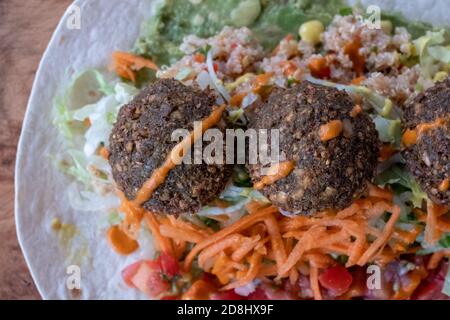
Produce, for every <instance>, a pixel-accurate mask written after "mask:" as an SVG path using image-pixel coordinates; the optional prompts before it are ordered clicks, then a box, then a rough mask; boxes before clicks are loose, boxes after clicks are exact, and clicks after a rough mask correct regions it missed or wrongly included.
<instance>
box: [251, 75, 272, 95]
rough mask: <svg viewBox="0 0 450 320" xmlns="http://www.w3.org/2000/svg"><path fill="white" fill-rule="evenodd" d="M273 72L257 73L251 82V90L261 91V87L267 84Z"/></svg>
mask: <svg viewBox="0 0 450 320" xmlns="http://www.w3.org/2000/svg"><path fill="white" fill-rule="evenodd" d="M272 76H273V73H272V72H266V73H262V74H259V75H257V76H256V77H255V82H254V83H253V92H254V93H258V94H260V93H262V91H263V88H264V87H265V86H267V85H268V84H269V81H270V79H272Z"/></svg>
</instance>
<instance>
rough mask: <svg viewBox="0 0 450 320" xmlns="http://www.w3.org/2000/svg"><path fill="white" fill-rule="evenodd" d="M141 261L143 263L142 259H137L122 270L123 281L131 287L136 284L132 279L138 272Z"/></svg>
mask: <svg viewBox="0 0 450 320" xmlns="http://www.w3.org/2000/svg"><path fill="white" fill-rule="evenodd" d="M141 263H142V261H137V262H135V263H133V264H131V265H129V266H128V267H126V268H125V269H123V270H122V278H123V281H124V282H125V283H126V285H127V286H129V287H130V288H135V286H134V284H133V283H132V282H131V279H132V278H133V277H134V275H135V274H136V273H137V271H138V269H139V267H140V266H141Z"/></svg>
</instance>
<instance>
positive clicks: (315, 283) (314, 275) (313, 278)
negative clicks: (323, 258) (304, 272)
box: [309, 266, 322, 300]
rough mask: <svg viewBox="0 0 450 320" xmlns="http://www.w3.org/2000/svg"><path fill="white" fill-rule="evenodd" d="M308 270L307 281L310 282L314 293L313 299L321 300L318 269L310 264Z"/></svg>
mask: <svg viewBox="0 0 450 320" xmlns="http://www.w3.org/2000/svg"><path fill="white" fill-rule="evenodd" d="M309 272H310V273H309V281H310V284H311V290H312V291H313V294H314V300H322V293H321V292H320V285H319V269H318V268H316V267H314V266H311V267H310V271H309Z"/></svg>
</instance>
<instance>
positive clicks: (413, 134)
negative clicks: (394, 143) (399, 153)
mask: <svg viewBox="0 0 450 320" xmlns="http://www.w3.org/2000/svg"><path fill="white" fill-rule="evenodd" d="M447 121H448V118H437V119H436V120H434V121H432V122H425V123H421V124H419V125H417V126H416V127H415V128H414V129H407V130H406V131H405V132H404V133H403V136H402V142H403V145H404V146H405V147H409V146H412V145H413V144H416V143H417V139H418V138H419V137H420V136H421V135H422V134H424V133H425V132H427V131H429V130H433V129H436V128H439V127H440V126H442V125H444V124H445V123H446V122H447Z"/></svg>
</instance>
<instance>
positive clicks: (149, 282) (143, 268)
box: [131, 260, 170, 297]
mask: <svg viewBox="0 0 450 320" xmlns="http://www.w3.org/2000/svg"><path fill="white" fill-rule="evenodd" d="M131 283H132V284H133V285H134V287H136V288H137V289H139V290H140V291H142V292H143V293H145V294H147V295H148V296H150V297H157V296H158V295H160V294H162V293H164V292H166V291H169V289H170V283H169V282H168V281H166V280H164V279H163V277H162V273H161V267H160V264H159V263H157V262H156V261H152V260H145V261H142V263H141V265H140V266H139V268H138V270H137V272H136V274H135V275H134V276H133V277H132V279H131Z"/></svg>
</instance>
